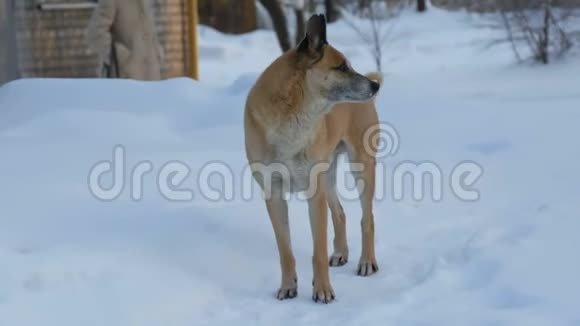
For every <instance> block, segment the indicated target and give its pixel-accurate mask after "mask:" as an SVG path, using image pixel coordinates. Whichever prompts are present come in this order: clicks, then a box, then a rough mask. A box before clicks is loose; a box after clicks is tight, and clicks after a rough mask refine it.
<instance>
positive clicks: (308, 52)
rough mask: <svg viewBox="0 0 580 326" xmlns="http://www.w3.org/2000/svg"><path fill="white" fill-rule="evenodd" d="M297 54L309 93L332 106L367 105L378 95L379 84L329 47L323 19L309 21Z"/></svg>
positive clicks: (317, 18)
mask: <svg viewBox="0 0 580 326" xmlns="http://www.w3.org/2000/svg"><path fill="white" fill-rule="evenodd" d="M296 52H297V55H298V62H299V65H300V67H301V68H302V69H305V71H306V84H307V87H308V88H309V91H311V92H312V93H314V94H316V95H318V96H321V97H322V98H324V99H326V100H328V101H329V102H332V103H343V102H364V101H367V100H369V99H371V98H372V97H373V96H374V95H376V94H377V92H378V91H379V88H380V84H379V83H377V82H375V81H372V80H370V79H368V78H367V77H365V76H363V75H361V74H359V73H358V72H356V71H354V70H353V69H352V67H351V65H350V63H349V62H348V60H347V59H346V57H345V56H344V55H343V54H342V53H340V52H339V51H338V50H336V49H335V48H333V47H332V46H331V45H330V44H328V42H327V40H326V19H325V18H324V15H313V16H312V17H310V19H309V20H308V24H307V26H306V36H305V37H304V40H303V41H302V42H301V43H300V44H299V45H298V48H297V49H296Z"/></svg>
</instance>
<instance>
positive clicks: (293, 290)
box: [276, 278, 298, 300]
mask: <svg viewBox="0 0 580 326" xmlns="http://www.w3.org/2000/svg"><path fill="white" fill-rule="evenodd" d="M296 296H298V280H297V279H296V278H295V279H294V280H293V281H292V282H289V284H288V285H282V286H281V287H280V288H279V289H278V293H277V294H276V298H278V300H286V299H294V298H296Z"/></svg>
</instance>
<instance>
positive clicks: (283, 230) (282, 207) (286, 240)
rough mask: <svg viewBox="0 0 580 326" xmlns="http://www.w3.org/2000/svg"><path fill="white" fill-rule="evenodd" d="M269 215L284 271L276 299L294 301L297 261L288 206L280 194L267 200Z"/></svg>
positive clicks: (296, 289)
mask: <svg viewBox="0 0 580 326" xmlns="http://www.w3.org/2000/svg"><path fill="white" fill-rule="evenodd" d="M266 206H267V208H268V215H270V221H271V222H272V227H273V228H274V233H275V236H276V242H277V244H278V253H279V254H280V267H281V269H282V283H281V285H280V289H278V293H277V295H276V297H277V298H278V299H279V300H284V299H292V298H295V297H296V296H297V295H298V285H297V278H296V261H295V259H294V254H293V253H292V245H291V242H290V225H289V223H288V204H287V203H286V200H285V199H284V197H283V195H282V194H281V193H280V192H276V193H275V194H273V195H272V196H271V198H268V199H267V200H266Z"/></svg>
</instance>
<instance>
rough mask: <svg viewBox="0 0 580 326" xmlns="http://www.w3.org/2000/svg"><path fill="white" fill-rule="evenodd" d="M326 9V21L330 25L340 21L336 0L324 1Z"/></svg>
mask: <svg viewBox="0 0 580 326" xmlns="http://www.w3.org/2000/svg"><path fill="white" fill-rule="evenodd" d="M324 7H325V8H326V20H327V21H328V22H329V23H332V22H335V21H336V20H337V19H338V16H339V13H338V10H336V5H335V3H334V0H324Z"/></svg>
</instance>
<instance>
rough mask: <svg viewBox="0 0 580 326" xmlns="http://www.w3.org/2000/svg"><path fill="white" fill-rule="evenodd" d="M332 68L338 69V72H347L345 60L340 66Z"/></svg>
mask: <svg viewBox="0 0 580 326" xmlns="http://www.w3.org/2000/svg"><path fill="white" fill-rule="evenodd" d="M334 70H337V71H340V72H347V71H348V65H347V64H346V61H345V62H343V63H342V64H341V65H340V66H338V67H335V68H334Z"/></svg>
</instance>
